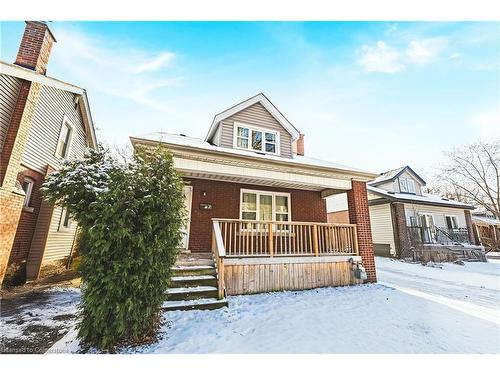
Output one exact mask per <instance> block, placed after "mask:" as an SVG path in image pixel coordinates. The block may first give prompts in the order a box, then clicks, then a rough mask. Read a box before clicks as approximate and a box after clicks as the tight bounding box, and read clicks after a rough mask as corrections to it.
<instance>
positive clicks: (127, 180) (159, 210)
mask: <svg viewBox="0 0 500 375" xmlns="http://www.w3.org/2000/svg"><path fill="white" fill-rule="evenodd" d="M182 187H183V183H182V179H181V178H180V177H179V176H178V174H177V172H176V171H175V170H174V166H173V161H172V157H171V155H170V154H169V153H168V152H167V151H166V150H165V149H164V148H161V147H158V148H156V149H155V150H150V151H146V150H145V149H138V150H137V151H136V153H135V154H134V156H133V159H132V161H131V162H130V163H127V164H125V165H124V164H120V163H118V162H117V161H116V160H115V159H114V158H113V157H111V156H110V153H109V151H106V150H103V149H99V150H98V151H90V152H89V153H88V154H87V155H86V157H85V158H84V159H83V160H78V161H71V162H67V163H65V165H64V166H63V167H62V168H61V169H60V170H59V171H57V172H54V173H52V174H50V175H49V176H48V178H47V181H46V182H45V183H44V187H43V191H44V195H45V197H46V199H48V200H49V201H50V202H52V203H55V204H58V205H61V206H63V207H65V208H66V209H67V210H68V212H69V213H70V215H71V216H72V217H73V218H74V219H75V220H77V221H78V223H79V226H80V230H81V231H82V233H83V237H84V238H85V239H86V241H85V246H83V247H82V249H81V255H82V261H81V264H80V267H79V271H80V273H81V276H82V299H81V316H80V317H81V321H80V323H79V337H80V339H81V341H82V343H83V345H84V347H86V348H89V347H96V348H98V349H100V350H107V351H114V350H115V348H116V347H117V346H120V345H123V344H134V343H137V342H144V341H147V340H148V339H152V338H154V337H155V332H156V328H157V327H158V323H159V319H160V318H159V317H160V311H161V305H162V303H163V301H164V300H165V291H166V288H167V286H168V283H169V279H170V276H171V267H172V266H173V264H174V262H175V259H176V256H177V249H178V246H179V243H180V240H181V231H180V229H181V226H182V224H183V220H184V215H183V213H184V203H183V192H182Z"/></svg>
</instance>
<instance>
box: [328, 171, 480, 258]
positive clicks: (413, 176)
mask: <svg viewBox="0 0 500 375" xmlns="http://www.w3.org/2000/svg"><path fill="white" fill-rule="evenodd" d="M424 187H425V181H424V180H423V179H422V178H421V177H420V176H419V175H418V174H417V173H416V172H415V171H414V170H413V169H412V168H410V167H409V166H404V167H400V168H396V169H393V170H390V171H387V172H384V173H381V174H380V175H379V176H378V177H377V178H375V179H374V180H372V181H370V182H368V205H369V210H370V220H371V228H372V237H373V246H374V251H375V254H376V255H380V256H397V257H403V258H405V257H410V256H414V257H417V258H419V257H420V256H421V255H422V253H423V252H433V253H441V254H443V255H445V253H450V252H455V253H463V252H464V251H465V252H466V253H467V252H471V251H472V252H474V251H476V250H478V251H481V249H479V248H478V247H477V246H475V245H476V244H477V243H478V242H477V239H476V238H475V232H474V229H473V226H472V219H471V210H473V209H474V206H471V205H469V204H465V203H463V202H457V201H454V200H451V199H447V198H442V197H439V196H436V195H432V194H427V193H425V192H424ZM328 206H329V209H328V212H329V214H328V215H329V217H333V215H337V216H338V215H340V214H342V213H343V212H345V211H346V208H347V203H346V199H345V198H344V200H343V201H342V199H335V198H332V199H331V200H330V201H329V202H328ZM414 252H416V253H415V254H414Z"/></svg>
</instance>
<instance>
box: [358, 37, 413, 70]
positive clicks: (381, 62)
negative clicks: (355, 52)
mask: <svg viewBox="0 0 500 375" xmlns="http://www.w3.org/2000/svg"><path fill="white" fill-rule="evenodd" d="M400 60H401V54H400V53H399V51H398V50H397V49H396V48H393V47H390V46H388V45H387V44H385V43H384V42H382V41H378V42H377V44H376V46H373V47H371V46H368V45H364V46H363V47H361V53H360V57H359V59H358V63H359V64H360V65H361V66H362V67H363V68H364V70H365V71H366V72H382V73H397V72H400V71H402V70H404V65H403V64H402V63H401V61H400Z"/></svg>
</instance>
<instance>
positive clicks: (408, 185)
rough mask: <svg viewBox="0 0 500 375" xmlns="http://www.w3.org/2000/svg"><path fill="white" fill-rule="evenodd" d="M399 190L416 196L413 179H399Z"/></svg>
mask: <svg viewBox="0 0 500 375" xmlns="http://www.w3.org/2000/svg"><path fill="white" fill-rule="evenodd" d="M399 189H400V190H401V193H413V194H415V182H413V180H412V179H409V178H404V177H400V178H399Z"/></svg>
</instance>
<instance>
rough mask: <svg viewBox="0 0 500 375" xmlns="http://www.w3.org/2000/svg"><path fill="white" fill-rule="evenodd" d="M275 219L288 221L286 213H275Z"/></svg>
mask: <svg viewBox="0 0 500 375" xmlns="http://www.w3.org/2000/svg"><path fill="white" fill-rule="evenodd" d="M276 221H288V214H276Z"/></svg>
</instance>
